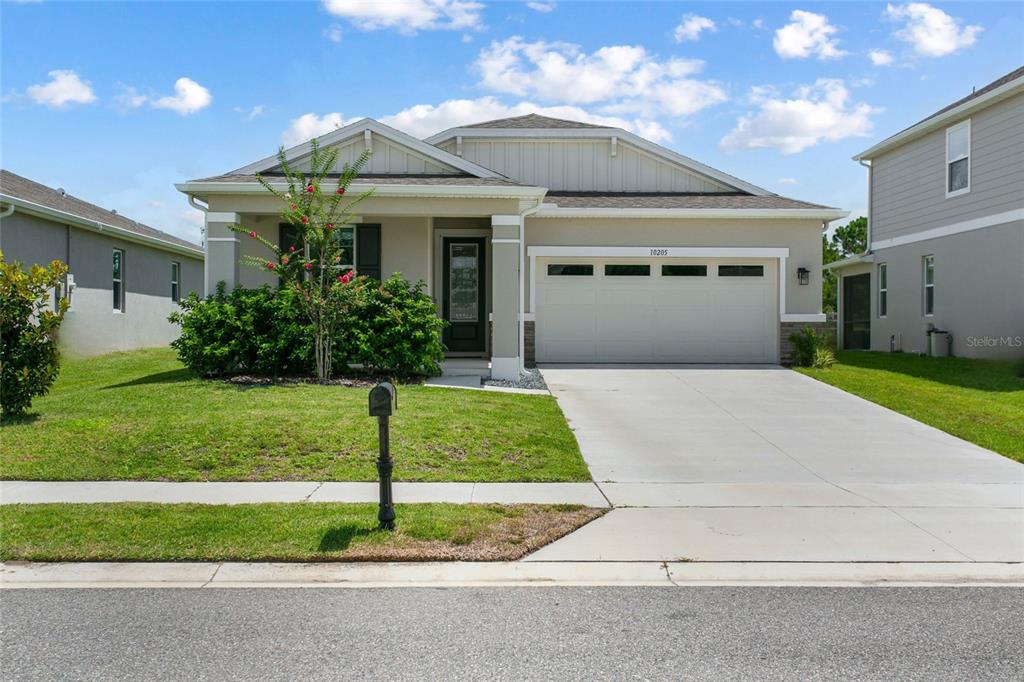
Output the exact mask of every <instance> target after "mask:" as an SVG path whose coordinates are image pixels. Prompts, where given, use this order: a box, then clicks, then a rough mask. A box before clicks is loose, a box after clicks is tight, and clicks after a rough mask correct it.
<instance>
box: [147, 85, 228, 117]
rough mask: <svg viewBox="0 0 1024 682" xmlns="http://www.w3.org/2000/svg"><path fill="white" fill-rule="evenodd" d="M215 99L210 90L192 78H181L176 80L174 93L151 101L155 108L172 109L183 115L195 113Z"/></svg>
mask: <svg viewBox="0 0 1024 682" xmlns="http://www.w3.org/2000/svg"><path fill="white" fill-rule="evenodd" d="M212 101H213V96H212V95H211V94H210V91H209V90H207V89H206V88H204V87H203V86H202V85H200V84H199V83H196V82H195V81H194V80H192V79H191V78H185V77H182V78H179V79H178V80H176V81H174V94H173V95H168V96H166V97H159V98H157V99H154V100H152V101H151V102H150V105H151V106H152V107H153V108H154V109H170V110H171V111H174V112H176V113H178V114H180V115H182V116H188V115H189V114H194V113H196V112H197V111H199V110H200V109H204V108H206V107H208V106H209V105H210V102H212Z"/></svg>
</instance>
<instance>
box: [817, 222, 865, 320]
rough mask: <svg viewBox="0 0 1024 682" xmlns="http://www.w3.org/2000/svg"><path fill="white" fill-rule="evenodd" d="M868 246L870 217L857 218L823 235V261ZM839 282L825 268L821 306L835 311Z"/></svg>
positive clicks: (831, 259) (861, 251)
mask: <svg viewBox="0 0 1024 682" xmlns="http://www.w3.org/2000/svg"><path fill="white" fill-rule="evenodd" d="M867 248H868V219H867V218H865V217H864V216H860V217H859V218H855V219H853V220H851V221H850V222H848V223H846V224H845V225H843V226H841V227H837V228H836V231H835V232H833V233H832V238H831V239H829V237H828V235H824V234H823V235H821V261H822V263H823V264H824V265H828V264H829V263H834V262H836V261H837V260H842V259H843V258H848V257H850V256H852V255H854V254H858V253H864V252H865V251H866V250H867ZM838 287H839V283H838V280H837V278H836V276H835V275H834V274H833V273H832V271H831V270H825V272H824V277H823V278H822V286H821V308H822V310H824V311H825V312H835V310H836V301H837V298H838Z"/></svg>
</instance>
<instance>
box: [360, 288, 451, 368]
mask: <svg viewBox="0 0 1024 682" xmlns="http://www.w3.org/2000/svg"><path fill="white" fill-rule="evenodd" d="M425 287H426V284H424V283H423V282H422V281H420V282H417V283H416V284H410V283H409V282H408V281H406V280H405V279H403V278H402V275H401V274H400V273H395V274H393V275H392V276H391V277H389V278H388V279H387V280H385V281H384V282H381V283H380V285H379V286H370V287H367V289H366V291H365V294H366V295H365V299H364V301H363V307H362V308H360V309H359V310H358V312H357V313H356V316H355V317H356V319H355V320H353V326H352V328H351V329H349V330H344V329H343V330H342V338H341V339H340V341H341V342H342V344H341V345H345V346H349V347H351V348H352V349H353V353H352V356H351V360H350V362H352V363H358V364H361V365H363V366H364V367H366V368H367V369H370V370H373V371H376V372H380V373H385V374H393V375H396V376H405V377H407V376H414V375H432V374H440V373H441V367H440V365H439V363H440V362H441V360H442V359H443V358H444V347H443V346H442V345H441V329H442V328H443V327H444V322H443V321H442V320H441V319H440V318H439V317H438V316H437V307H436V306H435V305H434V301H433V300H432V299H431V298H430V296H428V295H427V294H426V292H425V291H424V288H425ZM348 341H351V343H346V342H348Z"/></svg>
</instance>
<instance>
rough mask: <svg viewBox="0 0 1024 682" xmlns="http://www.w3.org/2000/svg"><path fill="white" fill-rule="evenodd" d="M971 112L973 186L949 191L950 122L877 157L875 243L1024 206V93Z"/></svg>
mask: <svg viewBox="0 0 1024 682" xmlns="http://www.w3.org/2000/svg"><path fill="white" fill-rule="evenodd" d="M967 118H970V119H971V153H970V158H971V160H970V172H971V180H970V187H971V191H970V192H967V193H965V194H961V195H958V196H954V197H949V198H947V197H946V192H945V187H946V184H945V183H946V128H947V127H949V126H944V127H943V128H942V129H940V130H936V131H933V132H931V133H929V134H928V135H925V136H924V137H922V138H919V139H917V140H914V141H912V142H909V143H907V144H906V145H903V146H901V147H899V148H897V149H894V150H892V151H890V152H887V153H885V154H882V155H880V156H878V157H876V158H874V159H872V161H871V164H872V172H871V175H872V187H871V203H872V205H871V239H872V243H874V242H877V241H882V240H886V239H891V238H893V237H902V236H905V235H908V234H912V233H914V232H920V231H923V230H928V229H932V228H936V227H941V226H943V225H951V224H954V223H959V222H963V221H966V220H971V219H974V218H981V217H983V216H989V215H993V214H998V213H1002V212H1005V211H1010V210H1013V209H1019V208H1021V207H1024V95H1018V96H1015V97H1011V98H1009V99H1006V100H1004V101H1002V102H999V103H997V104H995V105H993V106H991V107H988V108H986V109H983V110H981V111H978V112H976V113H974V114H973V115H972V116H970V117H964V118H963V119H960V121H962V120H966V119H967ZM960 121H956V122H951V123H950V126H952V125H955V124H956V123H959V122H960Z"/></svg>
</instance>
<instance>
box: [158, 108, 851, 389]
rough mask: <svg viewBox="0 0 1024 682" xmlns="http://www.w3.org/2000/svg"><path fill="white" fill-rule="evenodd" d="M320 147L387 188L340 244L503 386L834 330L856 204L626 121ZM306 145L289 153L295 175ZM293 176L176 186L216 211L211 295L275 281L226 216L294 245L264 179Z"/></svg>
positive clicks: (705, 358) (256, 168)
mask: <svg viewBox="0 0 1024 682" xmlns="http://www.w3.org/2000/svg"><path fill="white" fill-rule="evenodd" d="M319 142H320V144H321V145H322V146H328V145H334V146H336V147H337V148H338V152H339V153H338V164H339V165H341V164H344V163H346V162H351V161H353V160H354V159H356V158H358V157H359V155H360V154H361V153H362V152H363V151H364V150H370V151H371V157H370V161H369V163H368V164H367V166H366V167H365V168H364V173H363V174H362V175H361V176H360V177H359V178H357V180H356V182H355V183H354V184H353V186H352V188H351V190H352V191H355V192H362V191H364V190H367V189H370V188H373V189H374V190H375V193H374V195H373V196H372V197H371V198H370V199H368V200H367V201H365V202H363V203H362V204H360V207H359V213H360V216H359V218H358V220H357V221H355V222H356V224H355V225H353V226H352V227H351V228H350V229H349V230H348V231H347V232H345V233H344V234H343V235H342V237H341V238H342V239H344V240H346V241H347V242H348V243H350V244H351V245H352V246H353V248H352V249H351V250H350V251H349V253H350V261H351V262H350V264H351V265H353V266H355V268H356V270H357V271H358V272H360V273H361V274H364V275H372V276H377V277H379V276H386V275H389V274H391V273H393V272H395V271H399V272H401V273H402V274H403V275H404V276H405V277H406V278H408V279H411V280H420V279H421V280H423V281H424V282H425V283H426V285H427V289H428V290H429V291H430V293H431V295H432V296H433V298H434V300H435V301H436V303H437V304H438V308H439V311H440V314H441V315H442V316H443V318H444V319H445V320H447V321H448V323H449V325H448V327H447V329H446V330H445V331H444V339H443V340H444V343H445V345H446V347H447V352H448V355H449V357H452V358H456V357H466V358H482V359H485V360H486V359H488V358H489V362H490V372H491V375H492V376H493V377H495V378H514V377H517V376H518V374H519V372H520V371H521V368H522V367H523V366H524V365H532V364H533V363H534V362H548V363H552V362H580V363H626V362H629V363H633V362H639V363H654V362H659V363H668V362H708V363H710V362H714V363H777V362H779V361H780V360H781V359H782V358H783V356H784V354H785V353H786V352H787V348H786V339H787V338H788V336H789V334H790V333H791V332H792V331H793V330H795V329H798V328H800V327H801V326H803V325H804V324H811V325H817V326H819V327H820V326H823V325H824V320H825V317H824V315H823V314H822V312H821V279H820V277H821V234H822V229H823V226H824V225H825V224H826V223H827V222H828V221H830V220H834V219H837V218H840V217H843V216H845V215H846V213H845V212H844V211H840V210H837V209H834V208H828V207H825V206H819V205H816V204H810V203H806V202H803V201H796V200H794V199H787V198H784V197H781V196H778V195H776V194H773V193H771V192H769V191H767V190H764V189H762V188H760V187H756V186H754V185H752V184H750V183H748V182H745V181H743V180H740V179H738V178H735V177H732V176H730V175H727V174H726V173H723V172H721V171H719V170H716V169H714V168H711V167H709V166H706V165H704V164H701V163H698V162H697V161H694V160H693V159H690V158H687V157H685V156H682V155H680V154H677V153H676V152H673V151H670V150H668V149H666V148H664V147H661V146H659V145H657V144H654V143H652V142H650V141H648V140H645V139H643V138H641V137H638V136H637V135H634V134H633V133H630V132H627V131H625V130H622V129H620V128H612V127H606V126H598V125H592V124H587V123H580V122H576V121H565V120H560V119H554V118H548V117H544V116H538V115H534V114H531V115H527V116H520V117H516V118H507V119H501V120H496V121H488V122H485V123H478V124H476V125H470V126H464V127H459V128H453V129H450V130H446V131H444V132H442V133H438V134H437V135H434V136H432V137H430V138H427V139H426V140H420V139H417V138H415V137H412V136H410V135H407V134H405V133H403V132H401V131H398V130H395V129H394V128H391V127H389V126H386V125H384V124H382V123H380V122H378V121H374V120H372V119H363V120H361V121H358V122H356V123H353V124H351V125H348V126H345V127H343V128H339V129H337V130H335V131H333V132H330V133H328V134H326V135H324V136H322V137H321V138H319ZM309 154H310V144H309V143H305V144H300V145H298V146H296V147H293V148H291V149H288V150H286V151H285V155H286V158H287V159H288V160H289V163H290V165H292V166H293V167H295V168H302V165H303V163H304V159H306V158H307V157H308V155H309ZM306 163H308V161H307V162H306ZM278 170H279V166H278V160H277V157H276V156H269V157H267V158H265V159H262V160H259V161H256V162H254V163H250V164H248V165H246V166H243V167H241V168H238V169H236V170H233V171H231V172H229V173H226V174H224V175H219V176H216V177H209V178H203V179H199V180H193V181H191V182H186V183H183V184H180V185H178V186H177V187H178V189H179V190H180V191H182V192H184V193H185V194H187V195H188V196H189V199H190V201H191V202H193V204H194V205H202V206H203V207H204V208H205V210H206V211H207V213H206V226H207V240H206V250H207V259H206V268H207V272H206V283H207V288H208V289H209V288H211V287H213V286H214V285H215V284H216V283H217V282H218V281H224V282H225V283H226V284H227V285H228V286H238V285H241V286H246V287H253V286H258V285H260V284H264V283H268V282H271V281H272V275H271V274H269V273H266V272H261V271H259V270H257V269H254V268H246V267H240V266H239V257H240V256H243V255H246V254H252V255H259V254H260V253H261V250H262V249H263V248H264V247H262V246H261V245H260V244H259V243H258V242H256V241H254V240H239V238H238V236H237V234H236V233H234V232H232V231H231V230H230V229H229V225H231V224H232V223H239V224H241V225H243V226H244V227H245V228H246V229H247V230H255V231H257V232H258V233H259V234H260V235H262V236H263V237H266V238H267V239H270V240H272V241H276V240H282V241H281V242H280V243H284V239H283V238H284V235H283V233H282V226H281V225H280V221H279V217H278V214H279V211H280V206H279V205H278V203H277V200H276V199H274V197H273V196H271V195H270V194H269V193H268V192H267V191H266V190H265V189H264V188H263V187H262V186H261V185H260V184H259V183H258V182H257V174H262V175H263V176H265V177H267V178H270V179H271V180H272V179H273V177H274V173H275V171H278ZM282 186H283V185H282ZM199 202H202V204H200V203H199Z"/></svg>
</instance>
